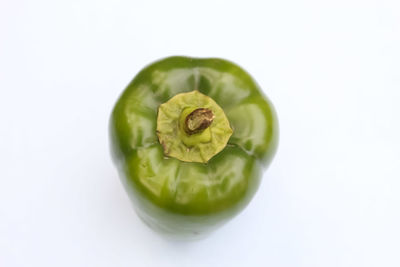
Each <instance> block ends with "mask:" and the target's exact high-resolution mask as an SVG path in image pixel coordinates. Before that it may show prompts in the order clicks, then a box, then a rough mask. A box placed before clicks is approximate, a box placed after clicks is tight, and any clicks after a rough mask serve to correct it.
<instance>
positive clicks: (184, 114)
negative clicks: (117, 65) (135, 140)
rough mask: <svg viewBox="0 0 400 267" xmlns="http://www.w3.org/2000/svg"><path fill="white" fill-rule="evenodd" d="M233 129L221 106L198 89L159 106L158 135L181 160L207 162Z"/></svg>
mask: <svg viewBox="0 0 400 267" xmlns="http://www.w3.org/2000/svg"><path fill="white" fill-rule="evenodd" d="M232 132H233V131H232V128H231V127H230V125H229V121H228V118H227V117H226V115H225V113H224V111H223V110H222V108H221V107H220V106H219V105H218V104H217V103H216V102H215V101H214V100H213V99H211V98H210V97H208V96H206V95H204V94H202V93H200V92H198V91H197V90H194V91H191V92H188V93H181V94H178V95H176V96H174V97H172V98H171V99H169V100H168V101H167V102H165V103H163V104H161V105H160V107H159V109H158V116H157V136H158V139H159V141H160V143H161V145H162V146H163V149H164V154H165V155H166V156H169V157H174V158H177V159H179V160H181V161H186V162H200V163H206V162H207V161H208V160H210V159H211V158H212V157H213V156H214V155H216V154H217V153H218V152H220V151H221V150H222V149H223V148H224V147H225V146H226V144H227V142H228V140H229V138H230V136H231V135H232Z"/></svg>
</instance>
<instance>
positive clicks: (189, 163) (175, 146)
mask: <svg viewBox="0 0 400 267" xmlns="http://www.w3.org/2000/svg"><path fill="white" fill-rule="evenodd" d="M110 133H111V134H110V136H111V147H112V155H113V159H114V162H115V164H116V166H117V168H118V170H119V173H120V177H121V180H122V182H123V184H124V186H125V188H126V190H127V192H128V194H129V196H130V198H131V199H132V201H133V203H134V206H135V209H136V211H137V213H138V215H139V216H140V217H141V218H142V219H143V221H144V222H145V223H147V224H148V225H149V226H150V227H151V228H153V229H155V230H158V231H161V232H164V233H169V234H173V235H183V236H189V237H190V236H196V235H200V234H205V233H208V232H210V231H211V230H212V229H214V228H216V227H218V226H220V225H222V224H223V223H225V222H226V221H228V220H229V219H231V218H232V217H234V216H235V215H236V214H237V213H239V212H240V211H241V210H242V209H243V208H244V207H245V206H246V205H247V204H248V203H249V201H250V200H251V198H252V197H253V195H254V193H255V192H256V190H257V188H258V186H259V183H260V179H261V170H262V168H263V167H264V168H265V167H267V166H268V164H269V162H270V161H271V159H272V157H273V155H274V154H275V151H276V148H277V143H278V122H277V118H276V114H275V111H274V108H273V106H272V104H271V103H270V102H269V101H268V100H267V99H266V97H265V96H264V95H263V94H262V92H261V90H260V88H259V87H258V85H257V84H256V83H255V81H254V80H253V79H252V78H251V77H250V75H249V74H248V73H246V72H245V71H244V70H243V69H241V68H240V67H238V66H237V65H235V64H233V63H231V62H229V61H226V60H222V59H216V58H208V59H198V58H188V57H169V58H166V59H163V60H160V61H158V62H155V63H153V64H151V65H149V66H147V67H146V68H144V69H143V70H142V71H141V72H140V73H139V74H138V75H137V76H136V77H135V78H134V79H133V81H132V82H131V83H130V84H129V85H128V87H127V88H126V89H125V91H124V92H123V94H122V95H121V97H120V98H119V100H118V102H117V103H116V105H115V107H114V110H113V112H112V115H111V121H110Z"/></svg>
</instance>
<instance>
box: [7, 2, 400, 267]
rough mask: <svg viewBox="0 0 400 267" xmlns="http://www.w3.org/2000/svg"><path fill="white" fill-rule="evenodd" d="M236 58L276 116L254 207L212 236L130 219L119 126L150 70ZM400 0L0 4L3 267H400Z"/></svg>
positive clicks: (132, 216)
mask: <svg viewBox="0 0 400 267" xmlns="http://www.w3.org/2000/svg"><path fill="white" fill-rule="evenodd" d="M170 55H188V56H196V57H210V56H213V57H222V58H226V59H229V60H232V61H234V62H236V63H238V64H239V65H241V66H242V67H244V68H245V69H246V70H247V71H249V72H250V73H251V74H252V75H253V77H254V78H255V79H256V80H257V81H258V83H259V84H260V85H261V87H262V88H263V90H264V91H265V93H266V94H267V95H268V96H269V97H270V99H271V100H272V101H273V103H274V104H275V106H276V109H277V112H278V115H279V120H280V129H281V133H280V146H279V150H278V153H277V155H276V157H275V159H274V161H273V163H272V165H271V167H270V168H269V169H268V171H267V172H266V173H265V175H264V177H263V182H262V184H261V187H260V189H259V191H258V193H257V194H256V196H255V198H254V199H253V201H252V202H251V204H250V205H249V206H248V207H247V208H246V209H245V210H244V211H243V212H242V213H241V214H240V215H239V216H237V217H236V218H235V219H234V220H232V221H231V222H230V223H228V224H227V225H225V226H224V227H223V228H221V229H219V230H218V231H216V232H215V233H214V234H213V235H212V236H210V237H209V238H207V239H204V240H201V241H197V242H189V243H187V242H178V241H168V240H165V239H163V238H162V237H160V236H159V235H157V234H156V233H154V232H152V231H151V230H150V229H148V228H147V227H146V226H145V225H144V224H143V223H142V222H141V221H140V220H139V219H138V217H137V216H136V214H135V213H134V210H133V209H132V207H131V204H130V202H129V200H128V197H127V195H126V193H125V192H124V190H123V188H122V185H121V183H120V181H119V179H118V177H117V171H116V169H115V168H114V166H113V165H112V162H111V159H110V156H109V147H108V146H109V143H108V118H109V115H110V111H111V109H112V107H113V104H114V103H115V101H116V99H117V97H118V96H119V94H120V93H121V92H122V90H123V89H124V87H125V86H126V85H127V84H128V82H129V81H130V80H131V79H132V78H133V77H134V75H135V74H136V73H137V72H138V71H139V70H140V69H141V68H142V67H143V66H145V65H147V64H148V63H150V62H152V61H154V60H157V59H159V58H162V57H166V56H170ZM399 140H400V2H399V1H396V0H393V1H382V0H375V1H369V0H360V1H355V0H338V1H320V0H315V1H304V0H303V1H259V2H252V1H241V2H236V1H204V0H203V1H172V0H168V1H128V0H126V1H115V0H114V1H72V0H69V1H44V0H37V1H11V0H9V1H7V0H1V2H0V266H2V267H3V266H4V267H14V266H24V267H25V266H40V267H44V266H61V267H62V266H68V267H70V266H85V267H87V266H96V267H98V266H163V267H164V266H165V267H169V266H173V267H180V266H190V267H196V266H217V267H221V266H222V267H223V266H229V267H233V266H273V267H280V266H296V267H297V266H305V267H310V266H311V267H312V266H323V267H330V266H351V267H354V266H363V267H364V266H384V267H391V266H400V255H399V254H400V230H399V228H400V227H399V226H400V215H399V214H400V141H399Z"/></svg>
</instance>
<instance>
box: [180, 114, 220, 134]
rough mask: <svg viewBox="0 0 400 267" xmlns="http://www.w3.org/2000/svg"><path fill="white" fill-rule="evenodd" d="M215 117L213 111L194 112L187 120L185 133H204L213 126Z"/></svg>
mask: <svg viewBox="0 0 400 267" xmlns="http://www.w3.org/2000/svg"><path fill="white" fill-rule="evenodd" d="M214 117H215V116H214V113H213V112H212V110H211V109H208V108H198V109H195V110H193V111H192V112H191V113H190V114H189V115H187V117H186V119H185V127H184V128H185V132H186V133H187V134H188V135H192V134H196V133H200V132H202V131H204V130H205V129H207V128H208V127H209V126H210V125H211V123H212V122H213V120H214Z"/></svg>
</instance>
